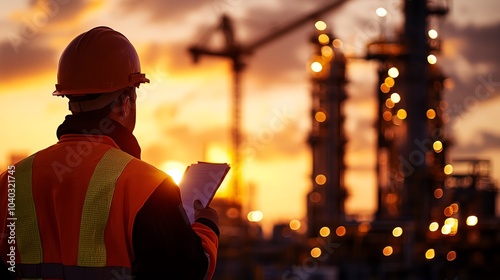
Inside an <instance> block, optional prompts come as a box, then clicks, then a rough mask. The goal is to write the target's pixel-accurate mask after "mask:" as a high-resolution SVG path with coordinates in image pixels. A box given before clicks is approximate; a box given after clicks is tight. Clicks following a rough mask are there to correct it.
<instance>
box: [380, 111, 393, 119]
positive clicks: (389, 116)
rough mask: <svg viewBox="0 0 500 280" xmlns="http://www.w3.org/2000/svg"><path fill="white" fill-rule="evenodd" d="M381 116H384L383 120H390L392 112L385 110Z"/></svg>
mask: <svg viewBox="0 0 500 280" xmlns="http://www.w3.org/2000/svg"><path fill="white" fill-rule="evenodd" d="M382 117H383V118H384V120H386V121H390V120H392V113H391V112H389V111H385V112H384V113H383V114H382Z"/></svg>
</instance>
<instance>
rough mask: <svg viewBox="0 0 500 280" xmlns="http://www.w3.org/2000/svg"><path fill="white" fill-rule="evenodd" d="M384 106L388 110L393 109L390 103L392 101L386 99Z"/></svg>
mask: <svg viewBox="0 0 500 280" xmlns="http://www.w3.org/2000/svg"><path fill="white" fill-rule="evenodd" d="M385 106H386V107H387V108H389V109H392V108H394V102H392V99H390V98H387V100H386V101H385Z"/></svg>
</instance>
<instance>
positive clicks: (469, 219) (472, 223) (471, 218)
mask: <svg viewBox="0 0 500 280" xmlns="http://www.w3.org/2000/svg"><path fill="white" fill-rule="evenodd" d="M477 222H478V219H477V217H476V216H469V217H467V220H466V221H465V223H466V224H467V225H468V226H470V227H473V226H475V225H477Z"/></svg>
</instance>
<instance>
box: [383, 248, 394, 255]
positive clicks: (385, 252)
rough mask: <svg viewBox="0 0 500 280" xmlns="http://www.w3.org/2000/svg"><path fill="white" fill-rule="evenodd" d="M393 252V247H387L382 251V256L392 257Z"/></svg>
mask: <svg viewBox="0 0 500 280" xmlns="http://www.w3.org/2000/svg"><path fill="white" fill-rule="evenodd" d="M392 252H393V249H392V247H391V246H385V247H384V249H383V250H382V254H384V256H386V257H388V256H390V255H392Z"/></svg>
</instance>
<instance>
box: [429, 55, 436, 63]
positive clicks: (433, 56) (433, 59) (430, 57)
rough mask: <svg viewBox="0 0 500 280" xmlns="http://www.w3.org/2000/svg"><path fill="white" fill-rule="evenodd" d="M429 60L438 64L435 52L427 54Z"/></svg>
mask: <svg viewBox="0 0 500 280" xmlns="http://www.w3.org/2000/svg"><path fill="white" fill-rule="evenodd" d="M427 62H429V64H436V62H437V57H436V56H435V55H433V54H430V55H428V56H427Z"/></svg>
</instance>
